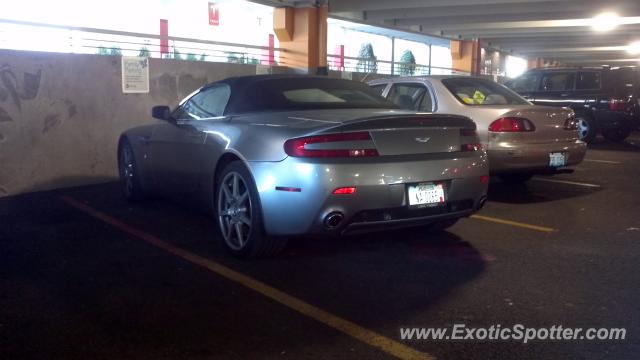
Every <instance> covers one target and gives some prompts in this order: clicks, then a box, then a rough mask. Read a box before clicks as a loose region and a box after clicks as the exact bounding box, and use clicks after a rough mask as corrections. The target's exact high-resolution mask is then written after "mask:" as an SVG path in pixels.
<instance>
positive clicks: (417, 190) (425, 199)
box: [407, 183, 445, 206]
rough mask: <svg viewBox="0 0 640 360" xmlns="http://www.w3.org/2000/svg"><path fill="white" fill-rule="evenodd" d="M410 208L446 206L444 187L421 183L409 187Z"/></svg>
mask: <svg viewBox="0 0 640 360" xmlns="http://www.w3.org/2000/svg"><path fill="white" fill-rule="evenodd" d="M407 193H408V196H409V206H426V205H438V204H444V201H445V197H444V185H443V184H434V183H420V184H417V185H408V191H407Z"/></svg>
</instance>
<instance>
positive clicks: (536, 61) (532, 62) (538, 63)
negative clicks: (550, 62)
mask: <svg viewBox="0 0 640 360" xmlns="http://www.w3.org/2000/svg"><path fill="white" fill-rule="evenodd" d="M541 67H544V59H543V58H532V59H527V70H529V69H536V68H541Z"/></svg>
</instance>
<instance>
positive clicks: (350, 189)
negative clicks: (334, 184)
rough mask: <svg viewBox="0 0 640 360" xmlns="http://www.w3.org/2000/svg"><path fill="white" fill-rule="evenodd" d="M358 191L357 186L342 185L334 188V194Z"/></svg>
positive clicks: (350, 193) (348, 193)
mask: <svg viewBox="0 0 640 360" xmlns="http://www.w3.org/2000/svg"><path fill="white" fill-rule="evenodd" d="M355 193H356V187H355V186H349V187H341V188H337V189H335V190H333V194H334V195H352V194H355Z"/></svg>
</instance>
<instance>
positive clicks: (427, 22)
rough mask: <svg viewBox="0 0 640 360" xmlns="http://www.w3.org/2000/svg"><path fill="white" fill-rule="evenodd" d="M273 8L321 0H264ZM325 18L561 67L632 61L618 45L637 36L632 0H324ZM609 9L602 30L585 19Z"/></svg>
mask: <svg viewBox="0 0 640 360" xmlns="http://www.w3.org/2000/svg"><path fill="white" fill-rule="evenodd" d="M261 2H262V3H268V4H270V5H274V6H309V5H313V4H316V3H324V2H326V1H294V0H266V1H261ZM329 12H330V16H331V17H334V18H339V19H345V20H352V21H357V22H360V23H365V24H369V25H381V26H384V27H387V28H394V29H399V30H408V31H411V32H413V33H421V34H424V35H435V36H440V37H445V38H449V39H476V38H477V39H480V41H481V42H482V45H483V47H485V48H489V49H499V50H503V51H507V52H510V53H513V54H514V55H521V56H526V57H530V58H531V57H542V58H545V59H549V60H556V61H560V62H563V63H566V64H579V65H602V64H609V65H639V64H640V54H635V55H632V54H629V53H628V52H627V51H626V46H627V45H628V44H629V43H631V42H633V41H640V0H624V1H616V0H608V1H603V0H555V1H548V0H537V1H535V0H534V1H532V0H394V1H390V0H331V1H329ZM602 12H614V13H616V14H618V15H619V16H620V17H621V18H620V19H619V20H621V22H622V24H620V25H618V26H617V27H616V28H615V29H613V30H610V31H607V32H596V31H594V30H593V29H592V28H591V25H592V24H593V21H592V18H593V17H594V16H595V15H597V14H599V13H602Z"/></svg>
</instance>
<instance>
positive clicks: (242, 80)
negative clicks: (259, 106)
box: [205, 74, 351, 87]
mask: <svg viewBox="0 0 640 360" xmlns="http://www.w3.org/2000/svg"><path fill="white" fill-rule="evenodd" d="M279 79H331V80H335V81H351V80H345V79H339V78H331V77H328V76H316V75H298V74H266V75H245V76H233V77H229V78H226V79H223V80H219V81H216V82H213V83H210V84H207V85H205V87H208V86H213V85H216V84H221V83H224V84H227V85H229V86H231V87H245V86H250V85H253V84H256V83H258V82H261V81H265V80H279Z"/></svg>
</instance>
